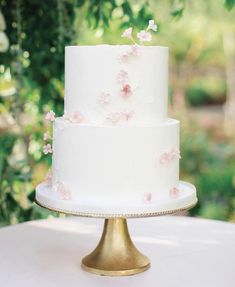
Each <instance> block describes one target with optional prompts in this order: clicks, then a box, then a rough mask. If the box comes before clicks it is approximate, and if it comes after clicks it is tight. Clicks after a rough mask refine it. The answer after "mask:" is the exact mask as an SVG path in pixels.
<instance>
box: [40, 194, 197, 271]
mask: <svg viewBox="0 0 235 287" xmlns="http://www.w3.org/2000/svg"><path fill="white" fill-rule="evenodd" d="M35 201H36V203H37V204H38V205H39V206H41V207H44V208H46V209H49V210H52V211H56V212H60V213H65V214H69V215H76V216H84V217H97V218H105V222H104V228H103V233H102V236H101V239H100V241H99V243H98V245H97V247H96V248H95V249H94V250H93V251H92V252H91V253H90V254H89V255H87V256H86V257H84V258H83V259H82V264H81V265H82V268H83V269H84V270H85V271H88V272H91V273H94V274H98V275H106V276H126V275H134V274H137V273H141V272H143V271H145V270H147V269H148V268H149V267H150V260H149V259H148V258H147V257H146V256H145V255H143V254H142V253H141V252H139V251H138V249H137V248H136V247H135V245H134V243H133V242H132V240H131V237H130V234H129V232H128V226H127V218H139V217H152V216H161V215H167V214H176V213H178V212H183V211H186V210H188V209H190V208H192V207H193V206H195V205H196V203H197V199H195V200H194V201H193V202H191V204H190V205H189V204H187V205H185V206H181V207H180V208H176V209H168V210H164V211H155V212H151V213H142V214H141V213H140V214H126V216H125V215H124V214H123V215H122V216H120V215H119V214H117V215H114V214H113V215H108V214H107V216H105V215H103V214H97V215H96V214H94V213H93V214H91V213H83V212H78V211H77V212H75V211H69V210H61V209H58V208H56V207H52V206H48V205H46V204H45V203H44V202H41V200H39V197H38V198H37V197H36V200H35Z"/></svg>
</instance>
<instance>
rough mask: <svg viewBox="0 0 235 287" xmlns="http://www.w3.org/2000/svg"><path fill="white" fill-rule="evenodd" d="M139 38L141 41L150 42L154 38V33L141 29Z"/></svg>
mask: <svg viewBox="0 0 235 287" xmlns="http://www.w3.org/2000/svg"><path fill="white" fill-rule="evenodd" d="M137 38H138V39H139V40H140V42H150V41H151V40H152V35H151V34H150V33H149V32H147V31H145V30H141V31H140V32H139V33H138V34H137Z"/></svg>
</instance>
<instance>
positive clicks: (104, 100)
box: [99, 92, 111, 105]
mask: <svg viewBox="0 0 235 287" xmlns="http://www.w3.org/2000/svg"><path fill="white" fill-rule="evenodd" d="M110 98H111V96H110V94H109V93H105V92H103V93H101V94H100V97H99V101H100V103H101V104H102V105H107V104H109V103H110Z"/></svg>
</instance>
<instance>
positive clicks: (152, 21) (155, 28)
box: [147, 20, 157, 32]
mask: <svg viewBox="0 0 235 287" xmlns="http://www.w3.org/2000/svg"><path fill="white" fill-rule="evenodd" d="M148 30H153V31H155V32H156V31H157V25H156V24H155V23H154V20H149V25H148V28H147V31H148Z"/></svg>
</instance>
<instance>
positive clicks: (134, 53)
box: [130, 44, 140, 56]
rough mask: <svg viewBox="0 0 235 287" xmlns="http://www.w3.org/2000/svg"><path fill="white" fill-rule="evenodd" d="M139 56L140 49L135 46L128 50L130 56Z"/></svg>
mask: <svg viewBox="0 0 235 287" xmlns="http://www.w3.org/2000/svg"><path fill="white" fill-rule="evenodd" d="M139 54H140V47H139V46H138V45H137V44H135V45H132V46H131V49H130V55H132V56H139Z"/></svg>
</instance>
